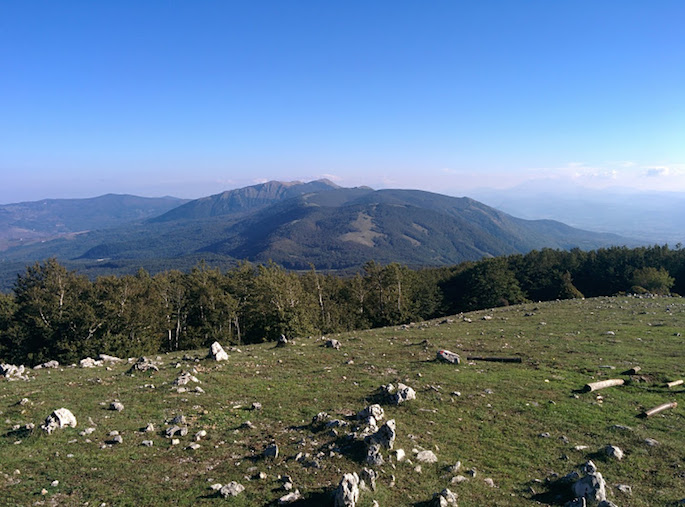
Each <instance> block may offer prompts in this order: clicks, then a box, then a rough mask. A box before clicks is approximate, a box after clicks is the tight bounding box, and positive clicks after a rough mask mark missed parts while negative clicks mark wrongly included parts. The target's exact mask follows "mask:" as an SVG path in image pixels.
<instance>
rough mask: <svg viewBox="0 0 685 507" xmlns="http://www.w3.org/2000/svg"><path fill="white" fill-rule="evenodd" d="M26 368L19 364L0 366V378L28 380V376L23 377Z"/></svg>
mask: <svg viewBox="0 0 685 507" xmlns="http://www.w3.org/2000/svg"><path fill="white" fill-rule="evenodd" d="M24 371H26V367H25V366H24V365H23V364H21V365H19V366H15V365H13V364H0V376H3V377H5V378H6V379H9V380H28V379H29V378H28V376H26V375H24Z"/></svg>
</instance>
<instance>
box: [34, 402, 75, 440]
mask: <svg viewBox="0 0 685 507" xmlns="http://www.w3.org/2000/svg"><path fill="white" fill-rule="evenodd" d="M67 426H71V427H72V428H75V427H76V417H74V414H72V413H71V411H70V410H69V409H66V408H59V409H57V410H55V411H54V412H53V413H52V414H50V415H49V416H48V417H47V418H46V419H45V423H44V424H43V425H42V426H41V428H42V429H43V431H45V432H46V433H48V434H50V433H52V432H53V431H54V430H56V429H61V428H66V427H67Z"/></svg>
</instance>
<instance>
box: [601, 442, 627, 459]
mask: <svg viewBox="0 0 685 507" xmlns="http://www.w3.org/2000/svg"><path fill="white" fill-rule="evenodd" d="M604 452H605V453H606V455H607V456H609V457H610V458H616V459H618V460H620V459H622V458H623V450H621V448H620V447H616V446H615V445H607V446H606V447H605V448H604Z"/></svg>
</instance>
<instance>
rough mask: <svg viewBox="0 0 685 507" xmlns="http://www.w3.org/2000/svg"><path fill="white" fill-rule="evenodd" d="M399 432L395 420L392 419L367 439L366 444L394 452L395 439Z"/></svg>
mask: <svg viewBox="0 0 685 507" xmlns="http://www.w3.org/2000/svg"><path fill="white" fill-rule="evenodd" d="M396 436H397V431H396V429H395V419H390V420H389V421H388V422H386V423H385V424H384V425H383V426H381V427H380V428H379V429H378V431H376V433H374V434H373V435H369V436H368V437H366V439H365V440H366V443H367V444H369V445H373V444H379V445H380V446H381V447H383V448H385V449H390V450H392V448H393V446H394V445H395V437H396Z"/></svg>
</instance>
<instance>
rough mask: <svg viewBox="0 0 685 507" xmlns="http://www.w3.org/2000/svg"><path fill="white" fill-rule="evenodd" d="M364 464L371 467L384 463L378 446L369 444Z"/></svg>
mask: <svg viewBox="0 0 685 507" xmlns="http://www.w3.org/2000/svg"><path fill="white" fill-rule="evenodd" d="M366 462H367V463H368V464H369V465H371V466H381V465H382V464H383V463H385V460H384V459H383V455H382V454H381V446H380V444H371V445H370V446H369V448H368V449H367V451H366Z"/></svg>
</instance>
